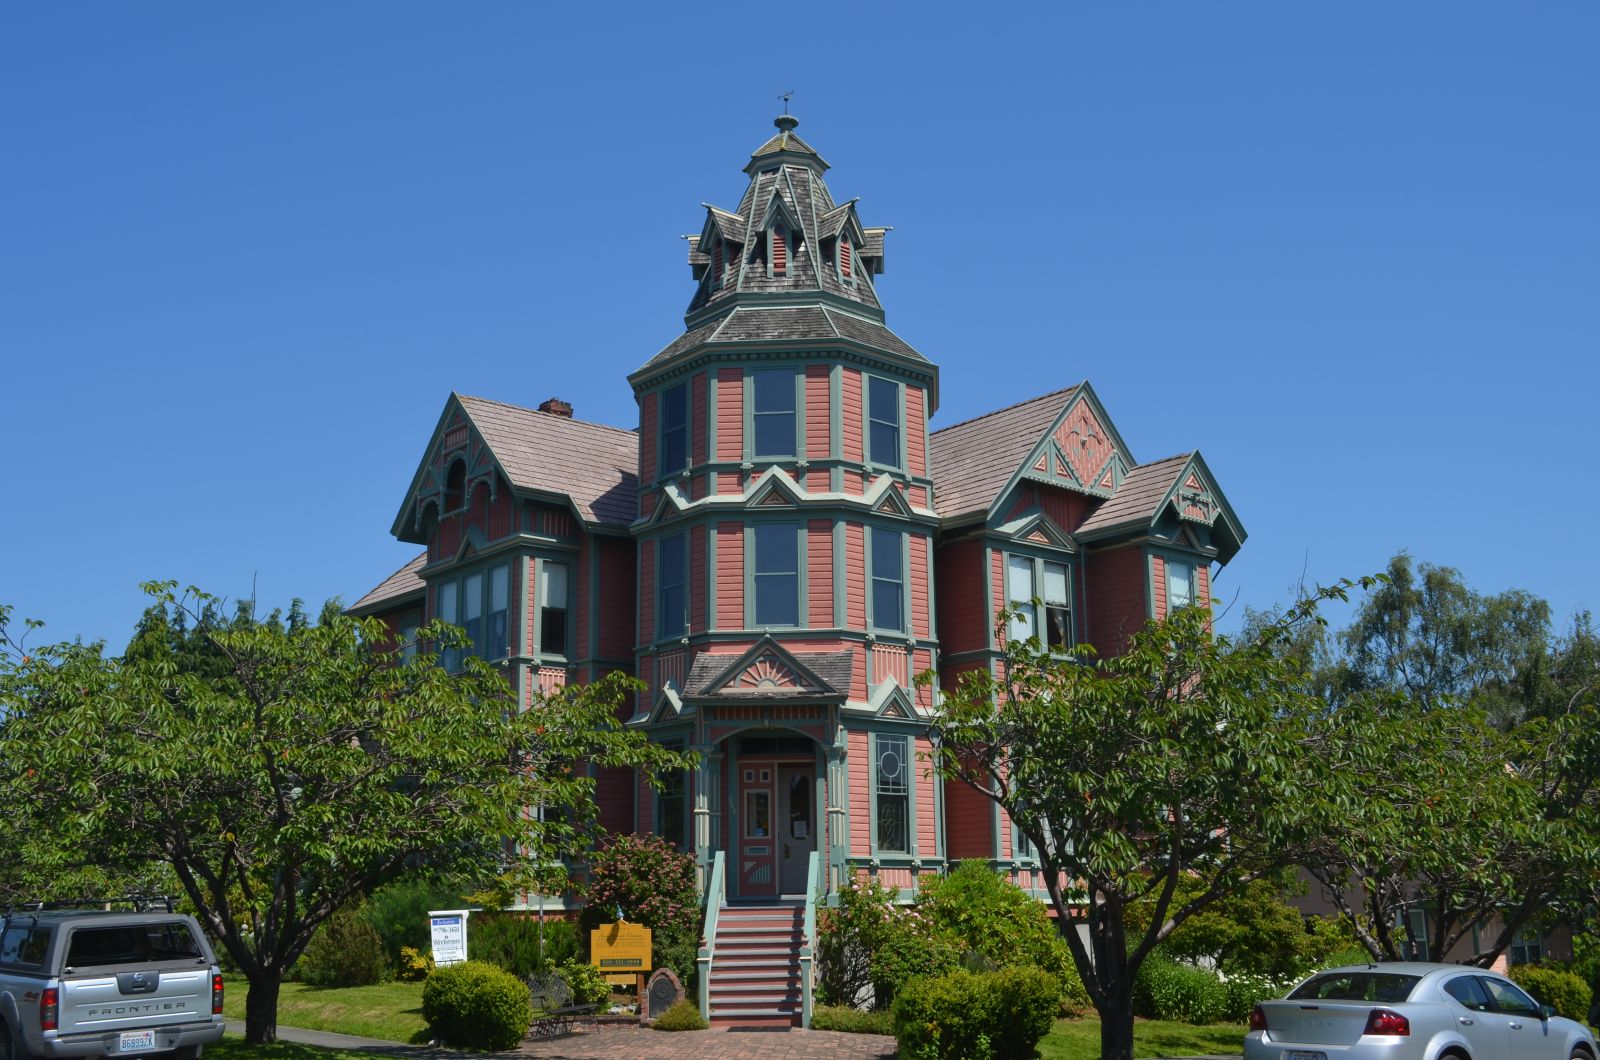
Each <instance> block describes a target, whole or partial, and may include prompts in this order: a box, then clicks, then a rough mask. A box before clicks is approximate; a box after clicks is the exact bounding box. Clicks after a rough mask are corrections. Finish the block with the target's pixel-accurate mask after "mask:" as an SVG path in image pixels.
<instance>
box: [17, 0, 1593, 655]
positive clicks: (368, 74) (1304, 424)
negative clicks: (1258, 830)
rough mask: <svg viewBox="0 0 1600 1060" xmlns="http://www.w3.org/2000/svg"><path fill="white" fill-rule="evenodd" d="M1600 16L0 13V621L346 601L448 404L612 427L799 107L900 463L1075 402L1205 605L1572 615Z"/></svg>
mask: <svg viewBox="0 0 1600 1060" xmlns="http://www.w3.org/2000/svg"><path fill="white" fill-rule="evenodd" d="M1596 40H1600V6H1597V5H1594V4H1592V3H1576V2H1575V3H1560V2H1551V3H1541V4H1537V5H1515V4H1497V5H1484V4H1471V3H1412V4H1405V5H1395V4H1380V3H1340V4H1331V3H1329V4H1315V5H1313V4H1294V5H1286V4H1204V5H1201V4H1182V5H1180V4H1167V5H1124V4H1118V5H1097V6H1095V7H1092V8H1091V7H1088V6H1080V5H1049V6H1040V7H1023V6H1016V5H1006V4H997V5H988V6H983V7H978V8H975V7H973V6H971V5H949V6H943V7H941V6H939V5H937V4H917V5H910V6H896V5H889V4H870V5H868V4H863V5H859V6H857V7H849V6H844V5H835V6H823V7H818V6H816V5H811V6H801V7H796V6H794V5H765V6H757V5H730V6H718V5H707V4H702V5H697V6H696V7H694V8H693V9H692V10H691V9H689V8H685V7H683V6H681V5H666V4H649V5H645V4H640V5H638V6H637V7H618V6H599V5H594V6H588V7H582V8H581V9H580V8H579V6H578V5H563V6H561V7H559V8H558V7H557V6H556V5H543V4H533V3H522V4H488V3H477V4H449V5H446V4H432V5H421V4H404V3H354V2H350V3H340V4H310V3H302V4H273V5H267V4H257V5H243V4H228V5H219V4H201V3H193V4H179V3H150V4H137V5H136V4H121V5H111V4H98V5H91V4H61V3H19V2H15V0H13V2H10V3H7V4H5V5H4V6H3V7H0V132H3V136H4V143H5V145H6V147H5V152H4V161H3V163H0V371H3V378H4V381H5V382H4V386H3V388H0V411H3V415H4V434H5V439H6V450H7V463H8V465H9V474H8V475H7V482H8V486H9V488H8V489H7V490H6V491H5V494H4V498H3V500H0V516H3V517H0V601H4V602H9V603H11V604H13V605H15V607H16V609H17V611H18V612H19V613H20V614H26V615H30V616H34V617H38V618H42V619H44V620H46V621H47V622H48V624H49V632H50V633H51V634H53V635H55V636H59V637H69V636H73V635H76V634H82V635H84V636H85V637H88V638H101V637H103V638H106V639H108V640H109V641H110V642H111V643H112V645H113V646H115V647H120V645H121V644H122V643H124V642H125V640H126V638H127V635H128V632H129V630H130V629H131V627H132V625H133V622H134V620H135V619H136V618H137V615H138V613H139V611H140V610H141V609H142V607H143V604H144V601H143V598H142V597H141V596H140V594H139V592H138V589H137V583H138V582H140V581H142V580H146V579H153V578H175V579H178V580H180V581H182V582H185V583H196V584H199V585H202V586H204V587H206V588H207V589H209V590H210V591H212V592H215V593H220V594H224V595H228V596H240V595H248V593H249V592H250V587H251V585H252V582H253V581H254V582H255V583H256V584H257V585H258V587H259V595H260V598H261V600H262V601H263V602H264V603H267V604H280V603H285V602H287V601H288V599H289V598H291V597H293V596H301V597H305V598H307V599H308V600H311V601H313V602H316V601H320V600H322V599H324V598H326V597H329V596H334V595H339V596H343V597H344V598H345V599H346V601H353V600H354V599H355V598H357V597H358V596H360V595H361V594H362V593H363V592H364V591H365V590H366V589H367V588H369V587H370V586H371V585H373V584H374V583H376V582H377V581H379V580H381V579H382V578H383V577H384V576H385V575H386V574H387V573H388V572H389V571H391V570H392V569H394V568H395V567H396V566H398V565H400V564H401V563H403V562H404V561H405V560H406V559H408V558H409V557H410V555H412V548H411V546H407V545H401V544H399V543H397V542H395V541H394V540H393V539H391V538H390V537H389V536H388V533H387V531H388V527H389V525H390V522H391V520H392V518H393V516H394V513H395V511H396V509H397V508H398V506H399V504H400V501H401V498H402V493H403V492H404V490H405V488H406V485H407V483H408V482H409V480H410V476H411V474H412V472H413V471H414V469H415V466H416V463H417V461H418V460H419V459H420V457H421V454H422V448H423V446H424V444H425V443H426V441H427V439H428V436H429V433H430V431H431V429H432V427H433V425H434V422H435V420H436V418H437V416H438V414H439V412H440V410H441V408H442V407H443V403H444V401H445V398H446V396H447V394H448V393H449V392H450V391H451V390H458V391H460V392H462V393H468V394H478V395H483V396H488V397H493V398H497V399H500V400H505V401H510V402H515V403H523V404H529V405H532V404H537V403H538V402H539V401H541V400H543V399H544V398H546V397H550V396H552V395H559V396H561V397H564V398H566V399H568V400H570V401H571V402H572V403H573V404H574V405H575V406H576V408H577V414H578V415H579V416H580V417H583V418H586V419H593V420H598V421H601V422H607V423H612V424H617V425H622V426H632V425H633V423H634V415H635V407H634V405H633V401H632V397H631V394H630V393H629V390H628V388H627V385H626V383H625V382H624V377H625V376H626V374H627V373H628V372H629V371H630V370H631V369H633V368H635V367H636V366H638V365H639V364H641V363H642V362H643V361H645V360H646V359H647V358H649V357H650V356H651V355H653V354H654V353H655V352H656V351H657V350H659V349H660V348H661V347H662V346H664V345H666V344H667V343H668V342H670V341H671V340H672V339H673V338H675V337H676V336H677V335H678V334H679V332H680V330H681V324H682V313H683V310H684V308H685V307H686V305H687V303H688V299H689V296H690V294H691V280H690V275H689V270H688V268H687V266H686V265H685V263H684V246H683V243H682V242H681V240H680V239H679V238H678V237H679V236H680V235H681V234H683V233H686V232H692V231H697V230H698V228H699V225H700V223H701V219H702V217H703V211H702V210H701V208H700V206H699V204H700V203H701V202H702V201H709V202H714V203H718V204H721V205H724V206H728V207H732V206H734V205H736V204H737V201H738V197H739V194H740V192H741V190H742V188H743V183H744V178H743V176H742V174H741V173H740V172H739V171H740V168H741V167H742V165H743V164H744V162H745V161H746V159H747V158H748V155H749V152H750V151H751V150H752V149H754V148H755V147H756V146H757V145H758V144H760V143H761V142H762V141H763V140H764V139H765V138H766V137H767V136H768V135H769V134H770V132H771V130H772V126H771V119H772V117H773V115H774V114H775V113H776V112H777V111H778V110H779V109H780V106H779V104H778V101H777V96H778V94H779V93H780V92H782V91H784V90H786V89H792V90H794V91H795V93H796V94H795V98H794V104H793V108H794V112H795V114H797V115H798V116H799V118H800V120H801V125H800V130H799V131H800V133H801V135H802V136H804V137H806V138H807V139H808V141H809V142H811V143H812V144H813V145H815V146H816V147H817V148H818V150H819V151H820V152H821V153H822V154H823V156H824V157H825V158H827V159H828V161H830V162H831V163H832V164H833V166H834V168H833V170H832V171H831V172H830V173H829V183H830V186H831V188H832V190H833V192H834V194H835V196H836V197H837V198H839V199H841V200H843V199H845V198H849V197H852V196H860V198H861V203H860V212H861V216H862V218H863V220H864V222H865V223H867V224H888V225H893V226H894V231H893V232H892V233H891V235H890V237H889V243H888V248H887V266H888V267H887V272H886V274H885V275H884V276H883V277H882V279H881V282H880V285H879V292H880V295H881V297H882V299H883V301H884V303H885V305H886V307H887V310H888V320H889V324H890V326H891V327H893V328H894V329H895V330H896V331H897V332H899V333H900V334H901V335H902V336H903V337H905V338H906V339H907V340H908V341H910V342H911V343H912V344H914V345H915V346H917V347H918V348H919V349H921V350H922V352H924V353H925V354H926V355H927V356H928V357H930V358H931V359H933V360H934V361H936V362H937V363H938V364H939V365H940V366H941V370H942V392H943V393H942V396H943V405H942V407H941V408H940V410H939V412H938V414H937V417H936V418H935V421H934V425H935V426H936V427H937V426H940V425H944V424H950V423H955V422H958V421H959V420H962V419H965V418H968V417H970V416H973V415H977V414H980V413H982V412H985V411H988V410H991V409H993V408H996V407H999V406H1002V405H1006V404H1010V403H1012V402H1014V401H1017V400H1021V399H1023V398H1026V397H1029V396H1031V395H1033V394H1036V393H1040V392H1043V391H1045V390H1049V389H1054V388H1056V387H1059V386H1063V385H1067V384H1070V383H1075V382H1077V381H1079V380H1081V379H1085V378H1087V379H1089V380H1090V381H1091V382H1092V383H1093V385H1094V387H1095V389H1096V390H1097V391H1098V393H1099V394H1100V396H1101V397H1102V399H1103V400H1104V401H1105V403H1106V405H1107V406H1108V408H1109V409H1110V411H1111V414H1112V416H1113V417H1114V419H1115V420H1116V423H1117V426H1118V427H1119V429H1120V431H1121V433H1122V435H1123V437H1124V438H1125V439H1126V440H1127V441H1128V443H1129V445H1130V446H1131V447H1132V448H1133V451H1134V455H1135V456H1136V457H1137V458H1138V459H1140V460H1153V459H1157V458H1160V457H1163V456H1166V455H1169V454H1172V453H1176V452H1181V451H1187V450H1189V449H1192V448H1199V449H1200V450H1201V451H1202V452H1203V453H1204V454H1205V457H1206V459H1207V461H1208V463H1209V464H1210V466H1211V468H1212V470H1213V471H1214V472H1215V473H1216V475H1217V477H1218V479H1219V480H1220V482H1221V485H1222V487H1223V489H1224V490H1225V491H1226V493H1227V494H1228V497H1229V499H1230V500H1231V501H1232V503H1233V505H1234V507H1235V509H1236V510H1237V511H1238V513H1239V515H1240V517H1241V518H1242V520H1243V522H1244V524H1245V526H1246V527H1247V529H1248V530H1249V532H1250V539H1249V541H1248V542H1247V543H1246V545H1245V548H1244V551H1243V552H1242V553H1241V554H1240V555H1239V557H1238V558H1237V559H1235V560H1234V561H1233V562H1232V563H1231V564H1229V565H1228V567H1227V568H1225V569H1224V570H1223V571H1222V573H1221V575H1220V577H1219V578H1218V579H1217V582H1216V591H1217V594H1218V595H1219V597H1220V598H1222V599H1223V600H1224V601H1233V611H1232V612H1231V613H1230V617H1229V618H1227V619H1225V620H1224V624H1225V626H1226V625H1230V624H1232V623H1233V622H1234V621H1235V620H1236V618H1237V615H1238V614H1239V613H1240V612H1241V611H1242V608H1243V606H1244V605H1246V604H1248V605H1252V606H1257V607H1264V606H1270V605H1271V604H1273V603H1275V602H1278V601H1281V600H1283V599H1285V597H1286V596H1287V595H1288V593H1289V589H1290V586H1291V585H1292V584H1293V583H1295V582H1296V581H1297V580H1298V579H1300V577H1301V576H1302V572H1304V574H1305V575H1306V576H1307V577H1308V578H1309V579H1311V580H1321V581H1327V580H1331V579H1334V578H1337V577H1339V576H1343V575H1352V576H1353V575H1359V574H1362V573H1366V572H1370V571H1374V570H1378V569H1380V568H1381V567H1382V566H1383V565H1384V562H1385V561H1386V559H1387V558H1388V557H1389V556H1390V555H1392V554H1393V553H1394V552H1395V551H1397V550H1399V549H1402V548H1406V549H1410V550H1411V551H1412V552H1413V553H1414V554H1415V555H1416V556H1417V557H1419V558H1421V559H1426V560H1429V561H1432V562H1435V563H1440V564H1449V565H1453V566H1456V567H1459V568H1460V569H1461V570H1462V571H1463V572H1464V573H1465V575H1466V577H1467V579H1468V581H1469V582H1470V583H1471V584H1473V585H1474V586H1475V587H1477V588H1479V589H1481V590H1485V591H1497V590H1500V589H1503V588H1508V587H1519V588H1525V589H1528V590H1530V591H1532V592H1534V593H1537V594H1539V595H1541V596H1544V597H1545V598H1547V599H1548V600H1550V602H1551V604H1552V605H1553V607H1554V609H1555V611H1556V614H1557V615H1558V616H1560V617H1562V618H1565V617H1566V616H1570V615H1571V613H1572V612H1573V611H1574V610H1575V609H1578V608H1584V607H1588V608H1596V607H1600V590H1597V588H1596V579H1595V577H1594V575H1593V574H1592V571H1593V566H1594V565H1593V561H1592V555H1591V552H1592V549H1591V548H1590V547H1589V545H1588V542H1587V531H1589V530H1591V529H1592V528H1593V527H1594V526H1595V525H1596V523H1597V521H1600V500H1597V497H1600V490H1597V489H1596V488H1595V485H1594V483H1593V481H1592V479H1593V478H1594V475H1595V463H1596V453H1597V448H1600V447H1597V446H1596V443H1595V441H1594V424H1595V416H1594V415H1593V412H1592V409H1593V408H1594V405H1595V400H1596V391H1597V389H1600V386H1597V384H1600V369H1597V368H1596V354H1597V352H1600V192H1597V189H1600V63H1597V62H1596V61H1595V59H1594V46H1595V42H1596Z"/></svg>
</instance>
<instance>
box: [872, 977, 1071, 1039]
mask: <svg viewBox="0 0 1600 1060" xmlns="http://www.w3.org/2000/svg"><path fill="white" fill-rule="evenodd" d="M1060 996H1061V984H1060V983H1058V982H1057V981H1056V980H1055V979H1054V978H1053V977H1051V976H1050V975H1048V974H1047V973H1045V972H1042V971H1040V970H1039V969H1037V968H1015V967H1014V968H1002V969H1001V970H1000V971H998V972H968V971H964V970H963V971H955V972H951V973H950V974H949V975H943V976H937V977H933V978H926V979H913V980H911V981H910V982H908V983H907V984H906V985H905V986H904V987H903V988H902V989H901V991H900V993H899V994H898V995H897V996H896V997H895V1001H894V1009H893V1011H894V1033H895V1038H896V1040H897V1041H898V1042H899V1044H900V1055H901V1056H903V1057H905V1058H906V1060H946V1058H951V1060H955V1058H959V1060H969V1058H970V1060H987V1058H992V1057H1020V1056H1031V1055H1033V1049H1034V1046H1036V1045H1037V1044H1038V1043H1039V1040H1040V1039H1041V1038H1043V1037H1044V1036H1045V1035H1046V1034H1047V1033H1049V1030H1050V1027H1051V1025H1052V1024H1053V1023H1054V1022H1055V1018H1056V1009H1057V1006H1058V1004H1059V999H1060Z"/></svg>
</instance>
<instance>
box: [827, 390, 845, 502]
mask: <svg viewBox="0 0 1600 1060" xmlns="http://www.w3.org/2000/svg"><path fill="white" fill-rule="evenodd" d="M843 415H844V365H842V364H839V363H837V362H835V363H834V364H832V365H830V366H829V368H828V458H829V459H830V460H839V459H842V458H843V454H844V420H843ZM833 473H834V480H830V483H829V487H830V488H831V489H832V490H833V491H834V492H835V493H838V492H840V491H842V490H843V489H844V474H843V472H842V470H841V469H840V468H837V467H835V468H834V469H833Z"/></svg>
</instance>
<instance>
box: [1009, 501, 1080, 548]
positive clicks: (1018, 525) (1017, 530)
mask: <svg viewBox="0 0 1600 1060" xmlns="http://www.w3.org/2000/svg"><path fill="white" fill-rule="evenodd" d="M995 531H996V532H997V533H1000V534H1004V535H1006V536H1008V537H1010V538H1011V539H1012V540H1014V541H1023V542H1027V543H1028V544H1031V545H1042V546H1044V547H1046V548H1058V549H1062V550H1064V551H1067V552H1076V551H1077V550H1078V543H1077V541H1075V540H1074V539H1073V537H1072V535H1071V534H1069V533H1067V531H1066V530H1064V529H1062V527H1061V524H1060V523H1057V522H1056V521H1055V520H1054V519H1052V518H1050V516H1048V515H1046V514H1045V513H1044V512H1043V511H1040V510H1039V509H1038V508H1032V509H1029V510H1028V511H1026V512H1024V513H1022V514H1021V515H1020V516H1018V517H1017V518H1015V519H1013V520H1011V521H1010V522H1008V523H1003V524H1002V525H1000V526H997V527H995Z"/></svg>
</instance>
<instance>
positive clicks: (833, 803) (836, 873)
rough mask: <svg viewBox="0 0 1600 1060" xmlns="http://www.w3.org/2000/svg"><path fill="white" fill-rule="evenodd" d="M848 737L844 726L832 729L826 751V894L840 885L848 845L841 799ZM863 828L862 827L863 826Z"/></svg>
mask: <svg viewBox="0 0 1600 1060" xmlns="http://www.w3.org/2000/svg"><path fill="white" fill-rule="evenodd" d="M848 748H849V737H848V736H847V735H846V734H845V731H844V726H842V725H840V726H835V728H834V737H833V743H832V744H831V745H829V747H828V749H827V751H828V799H827V802H828V876H829V878H830V879H831V880H832V881H833V885H832V887H830V888H829V889H830V890H838V889H839V887H841V886H843V884H844V878H845V876H844V869H845V855H846V854H847V853H848V852H849V849H850V847H849V842H848V840H847V838H846V836H845V816H846V814H845V799H846V797H847V796H848V794H849V792H848V790H847V786H848V784H849V776H850V774H849V771H848V770H847V769H846V767H845V752H846V750H847V749H848ZM863 827H865V825H863Z"/></svg>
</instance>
